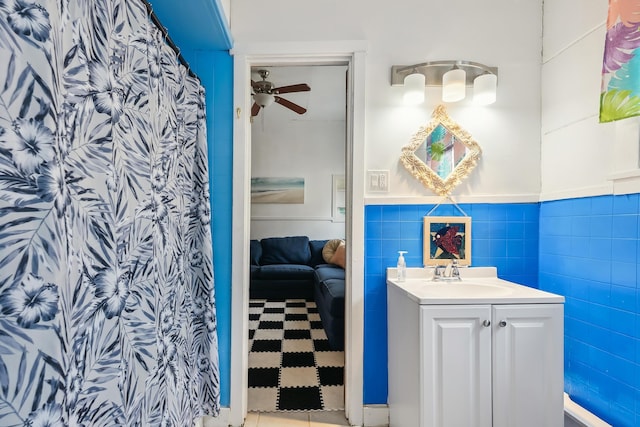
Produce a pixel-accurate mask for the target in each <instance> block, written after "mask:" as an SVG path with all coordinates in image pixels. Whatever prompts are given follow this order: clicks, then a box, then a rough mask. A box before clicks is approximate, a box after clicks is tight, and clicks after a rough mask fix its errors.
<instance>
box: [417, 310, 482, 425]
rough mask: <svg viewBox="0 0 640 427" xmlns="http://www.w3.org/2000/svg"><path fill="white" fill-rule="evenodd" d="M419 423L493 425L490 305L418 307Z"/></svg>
mask: <svg viewBox="0 0 640 427" xmlns="http://www.w3.org/2000/svg"><path fill="white" fill-rule="evenodd" d="M421 326H422V328H421V329H422V331H421V332H422V343H421V354H422V360H423V372H422V381H421V384H422V405H421V406H422V408H423V409H422V411H421V412H422V413H421V415H422V420H421V421H422V422H421V423H420V425H421V426H425V427H427V426H428V427H451V426H474V427H491V329H492V328H491V326H492V325H491V306H489V305H458V306H456V305H446V306H422V307H421Z"/></svg>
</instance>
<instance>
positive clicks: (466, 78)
mask: <svg viewBox="0 0 640 427" xmlns="http://www.w3.org/2000/svg"><path fill="white" fill-rule="evenodd" d="M418 76H422V78H420V77H418ZM419 84H420V86H421V87H420V88H419V89H418V85H419ZM391 85H392V86H404V88H405V94H404V97H403V99H404V102H405V104H408V103H410V102H411V101H413V103H420V102H422V101H424V87H426V86H436V87H442V100H443V101H444V102H457V101H461V100H463V99H464V98H465V96H466V91H467V87H470V88H471V87H472V88H473V100H474V103H476V104H478V105H488V104H492V103H494V102H495V101H496V91H497V85H498V68H497V67H489V66H488V65H484V64H480V63H478V62H471V61H430V62H423V63H421V64H415V65H394V66H392V67H391ZM418 92H420V94H418Z"/></svg>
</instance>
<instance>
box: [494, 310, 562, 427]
mask: <svg viewBox="0 0 640 427" xmlns="http://www.w3.org/2000/svg"><path fill="white" fill-rule="evenodd" d="M563 312H564V308H563V305H562V304H528V305H520V304H514V305H494V306H493V331H494V333H493V378H494V383H493V426H494V427H514V426H517V427H540V426H561V425H563V423H564V421H563V418H564V416H563V394H562V393H563V389H564V386H563V384H564V379H563V375H564V367H563Z"/></svg>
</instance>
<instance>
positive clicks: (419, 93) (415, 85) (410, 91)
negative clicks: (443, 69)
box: [402, 73, 425, 105]
mask: <svg viewBox="0 0 640 427" xmlns="http://www.w3.org/2000/svg"><path fill="white" fill-rule="evenodd" d="M424 84H425V76H424V74H421V73H413V74H409V75H408V76H407V77H405V78H404V95H403V97H402V100H403V102H404V104H405V105H418V104H422V103H423V102H424Z"/></svg>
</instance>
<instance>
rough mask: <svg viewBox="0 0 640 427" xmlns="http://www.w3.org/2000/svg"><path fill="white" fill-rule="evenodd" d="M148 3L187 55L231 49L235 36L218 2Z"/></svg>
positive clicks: (162, 0)
mask: <svg viewBox="0 0 640 427" xmlns="http://www.w3.org/2000/svg"><path fill="white" fill-rule="evenodd" d="M148 2H149V3H150V4H151V7H152V8H153V11H154V13H155V14H156V16H157V17H158V19H159V20H160V22H161V23H162V25H163V26H164V27H165V28H166V29H167V31H168V32H169V37H171V39H172V40H173V41H174V42H175V44H176V45H177V46H178V47H179V48H181V49H183V50H185V51H189V50H229V49H231V47H232V45H233V42H232V39H231V34H230V33H229V30H228V25H227V23H226V18H225V16H224V13H223V12H222V6H220V5H219V2H218V0H189V1H188V2H186V3H180V2H176V1H175V0H148ZM186 4H188V6H186ZM185 56H187V55H185Z"/></svg>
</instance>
